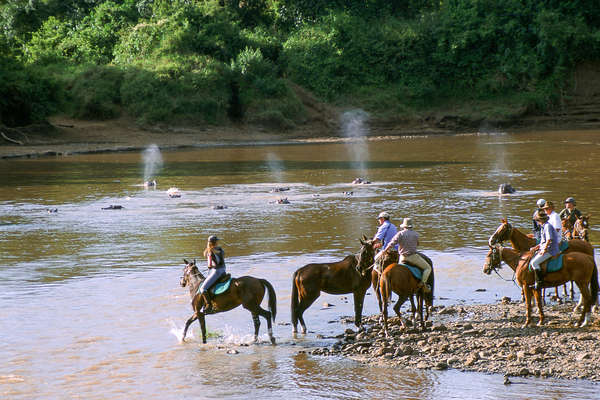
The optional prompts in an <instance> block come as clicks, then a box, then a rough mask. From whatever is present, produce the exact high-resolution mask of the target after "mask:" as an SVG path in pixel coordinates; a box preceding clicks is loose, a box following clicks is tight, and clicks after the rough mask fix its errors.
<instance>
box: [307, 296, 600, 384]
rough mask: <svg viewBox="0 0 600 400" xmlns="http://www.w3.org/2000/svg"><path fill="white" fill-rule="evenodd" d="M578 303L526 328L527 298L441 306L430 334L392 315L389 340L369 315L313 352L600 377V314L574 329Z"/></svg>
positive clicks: (422, 365) (550, 310)
mask: <svg viewBox="0 0 600 400" xmlns="http://www.w3.org/2000/svg"><path fill="white" fill-rule="evenodd" d="M573 307H574V304H573V303H569V304H563V305H552V306H546V307H545V308H544V312H545V314H546V321H547V322H546V325H545V326H542V327H538V326H535V325H533V326H530V327H527V328H522V327H521V325H522V324H523V322H524V321H525V310H524V306H523V304H521V303H520V302H510V301H507V300H506V299H505V300H504V302H503V303H499V304H489V305H470V306H466V305H465V306H449V307H441V308H438V309H437V310H436V311H435V312H434V313H433V318H432V320H433V323H432V324H431V323H430V324H428V325H430V326H429V327H428V328H427V330H426V331H425V332H421V331H419V330H415V329H412V328H407V329H402V328H401V326H400V324H399V320H398V319H397V318H392V319H391V320H390V324H389V327H390V329H389V330H390V338H389V339H386V338H385V335H384V333H383V330H382V329H381V327H380V325H379V323H378V318H379V316H378V315H375V316H371V317H368V318H367V326H368V328H367V329H366V330H365V331H363V332H359V333H355V332H353V331H352V330H351V329H347V330H346V332H345V333H343V334H341V335H338V336H337V338H338V339H339V340H338V341H337V342H336V343H335V344H334V345H333V346H331V347H323V348H316V349H314V350H312V351H311V353H312V354H316V355H325V356H327V355H336V356H339V355H342V356H346V357H350V358H352V359H355V360H358V361H361V362H364V363H370V364H380V365H388V366H394V367H403V368H410V369H415V368H416V369H438V370H444V369H448V368H452V369H457V370H461V371H479V372H486V373H498V374H504V375H507V376H538V377H555V378H563V379H587V380H592V381H600V341H599V340H598V338H599V334H600V317H598V314H593V319H592V323H591V325H590V326H588V327H585V328H578V327H575V326H574V322H575V321H576V316H575V315H573V314H572V308H573ZM535 310H536V314H535V315H536V318H535V319H534V322H537V309H535ZM390 311H392V310H391V309H390ZM392 312H393V311H392ZM577 315H578V314H577ZM507 383H508V382H507Z"/></svg>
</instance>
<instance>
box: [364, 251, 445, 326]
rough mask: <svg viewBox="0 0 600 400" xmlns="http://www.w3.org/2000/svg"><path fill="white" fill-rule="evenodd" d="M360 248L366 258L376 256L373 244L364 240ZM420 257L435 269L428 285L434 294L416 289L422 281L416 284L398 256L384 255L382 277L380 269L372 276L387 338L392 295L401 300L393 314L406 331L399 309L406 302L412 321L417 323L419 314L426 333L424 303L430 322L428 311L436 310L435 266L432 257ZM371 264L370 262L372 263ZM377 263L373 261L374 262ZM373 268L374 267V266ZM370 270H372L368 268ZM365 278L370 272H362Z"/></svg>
mask: <svg viewBox="0 0 600 400" xmlns="http://www.w3.org/2000/svg"><path fill="white" fill-rule="evenodd" d="M361 244H362V245H363V248H366V249H367V251H365V254H368V255H371V254H374V250H373V242H372V241H366V240H365V241H363V240H361ZM419 255H420V256H421V257H423V258H424V259H425V260H426V261H427V262H428V263H429V265H431V266H432V271H431V274H430V275H429V279H428V280H427V283H428V284H429V285H430V286H431V292H430V293H426V294H424V293H423V291H422V290H419V289H418V288H417V286H418V285H419V282H420V281H419V280H417V279H416V278H415V277H414V275H413V274H412V272H410V270H409V269H408V268H406V267H405V266H403V265H400V264H398V254H397V253H385V254H383V255H382V257H384V259H383V260H382V263H381V264H382V269H383V273H381V274H380V273H379V271H378V270H377V268H373V270H372V272H371V284H372V286H373V290H374V292H375V295H376V297H377V302H378V303H379V311H380V312H381V314H382V319H383V329H384V332H385V335H386V337H388V330H387V320H388V312H387V305H388V303H389V300H390V298H391V296H392V292H394V293H396V294H397V295H398V296H399V298H398V301H396V304H394V311H395V312H396V315H397V316H398V318H399V319H400V323H401V324H402V326H403V327H405V326H406V325H405V323H404V321H403V320H402V315H401V314H400V308H401V307H402V305H403V304H404V302H405V301H406V300H407V299H410V303H411V307H412V308H411V310H412V313H413V321H415V322H416V317H415V312H416V313H418V315H419V318H420V323H421V329H425V322H424V319H423V301H425V303H426V305H427V307H426V309H427V318H426V319H428V318H429V310H430V309H431V308H432V307H433V287H434V278H433V263H432V261H431V259H429V257H427V256H426V255H424V254H422V253H419ZM370 261H371V260H370ZM372 261H374V260H372ZM371 265H372V264H371ZM369 268H371V267H369ZM361 272H362V273H363V274H365V273H366V272H367V271H366V270H362V271H361ZM415 295H416V296H417V307H416V308H415V304H414V302H413V296H415Z"/></svg>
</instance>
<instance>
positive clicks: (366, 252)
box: [291, 235, 374, 334]
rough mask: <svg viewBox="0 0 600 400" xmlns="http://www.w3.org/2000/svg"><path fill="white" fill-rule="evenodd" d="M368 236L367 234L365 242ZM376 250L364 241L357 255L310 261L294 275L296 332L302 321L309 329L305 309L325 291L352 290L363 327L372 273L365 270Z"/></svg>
mask: <svg viewBox="0 0 600 400" xmlns="http://www.w3.org/2000/svg"><path fill="white" fill-rule="evenodd" d="M365 240H367V238H366V237H365V236H364V235H363V238H362V239H361V243H363V242H364V241H365ZM373 257H374V250H373V247H372V246H365V245H363V246H362V247H361V249H360V251H359V253H358V254H357V255H354V254H353V255H349V256H347V257H345V258H344V259H343V260H341V261H338V262H334V263H319V264H317V263H313V264H307V265H305V266H303V267H301V268H299V269H297V270H296V271H295V272H294V275H293V277H292V301H291V310H292V333H294V334H296V333H297V332H298V321H300V325H301V326H302V333H303V334H305V333H306V324H305V322H304V317H303V314H304V311H306V309H307V308H308V307H310V306H311V304H312V303H314V301H315V300H316V299H317V298H318V297H319V295H320V294H321V292H322V291H323V292H325V293H329V294H347V293H352V294H353V297H354V324H355V325H356V327H357V328H361V319H362V308H363V300H364V298H365V293H366V292H367V289H368V288H369V286H371V276H370V275H369V274H362V273H361V271H363V270H366V269H367V268H368V267H369V266H371V265H372V260H373Z"/></svg>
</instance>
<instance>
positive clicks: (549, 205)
mask: <svg viewBox="0 0 600 400" xmlns="http://www.w3.org/2000/svg"><path fill="white" fill-rule="evenodd" d="M542 209H543V210H544V211H545V212H546V214H547V215H548V218H549V219H548V222H549V223H550V225H552V226H553V227H554V229H556V232H557V233H558V236H561V234H562V222H561V221H560V217H559V216H558V214H557V213H556V211H554V203H553V202H551V201H547V202H546V205H545V206H544V207H542Z"/></svg>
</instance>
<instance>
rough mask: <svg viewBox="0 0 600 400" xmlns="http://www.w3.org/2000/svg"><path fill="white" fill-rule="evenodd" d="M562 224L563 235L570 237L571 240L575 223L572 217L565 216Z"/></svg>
mask: <svg viewBox="0 0 600 400" xmlns="http://www.w3.org/2000/svg"><path fill="white" fill-rule="evenodd" d="M560 223H561V226H562V229H561V230H562V233H563V235H564V236H565V237H566V238H567V239H568V240H571V239H572V235H571V232H572V231H573V223H572V222H571V218H565V219H563V220H562V221H560Z"/></svg>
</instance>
